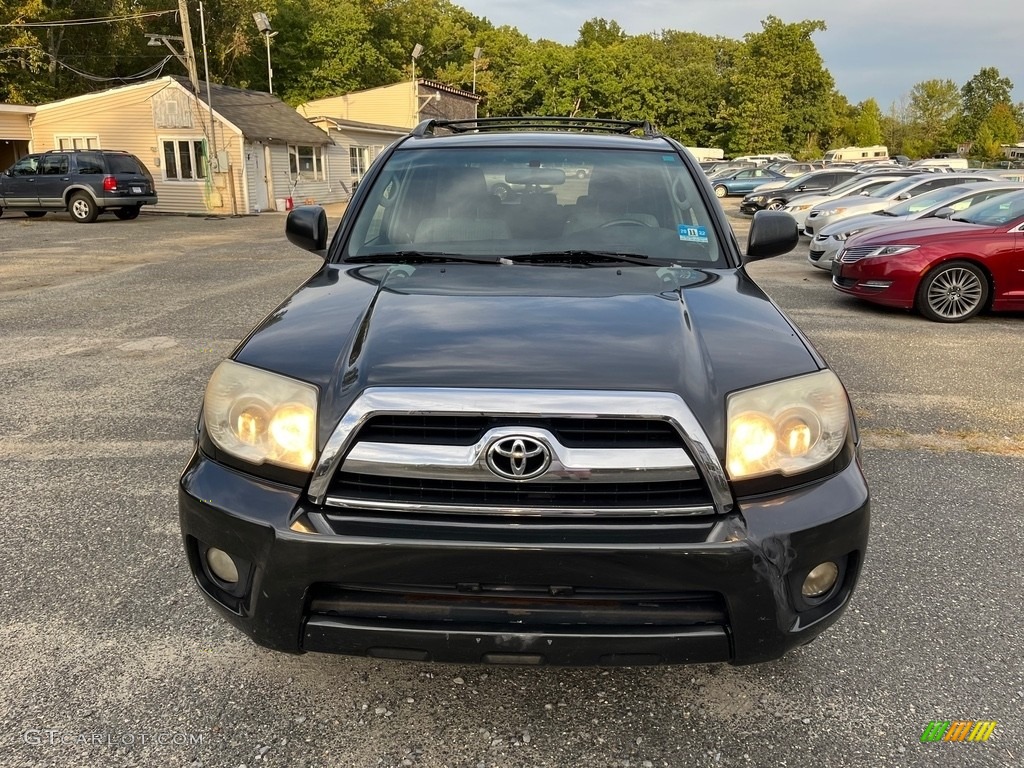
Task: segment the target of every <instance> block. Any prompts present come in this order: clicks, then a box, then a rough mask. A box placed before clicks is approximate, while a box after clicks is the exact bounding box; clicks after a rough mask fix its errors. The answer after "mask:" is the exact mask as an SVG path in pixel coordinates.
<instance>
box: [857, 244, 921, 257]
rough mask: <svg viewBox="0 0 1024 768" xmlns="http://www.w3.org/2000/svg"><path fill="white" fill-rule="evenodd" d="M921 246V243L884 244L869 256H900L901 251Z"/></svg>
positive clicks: (912, 249)
mask: <svg viewBox="0 0 1024 768" xmlns="http://www.w3.org/2000/svg"><path fill="white" fill-rule="evenodd" d="M920 247H921V246H919V245H883V246H880V247H878V248H875V250H873V251H871V253H869V254H867V256H868V257H870V256H899V255H900V254H901V253H909V252H910V251H916V250H917V249H918V248H920Z"/></svg>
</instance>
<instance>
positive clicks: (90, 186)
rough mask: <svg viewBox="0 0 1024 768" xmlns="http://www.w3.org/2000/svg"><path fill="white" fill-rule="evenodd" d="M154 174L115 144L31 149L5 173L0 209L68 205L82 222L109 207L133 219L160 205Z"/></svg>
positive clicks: (42, 210) (40, 210)
mask: <svg viewBox="0 0 1024 768" xmlns="http://www.w3.org/2000/svg"><path fill="white" fill-rule="evenodd" d="M156 201H157V197H156V188H155V187H154V186H153V175H152V174H151V173H150V172H149V170H148V169H147V168H146V166H145V165H144V164H143V163H142V161H141V160H139V158H137V157H135V155H131V154H128V153H127V152H119V151H114V150H99V149H89V150H52V151H50V152H42V153H38V154H32V155H26V156H25V157H23V158H21V159H20V160H19V161H18V162H16V163H15V164H14V165H12V166H11V167H10V168H8V169H7V170H6V171H4V172H3V174H2V175H0V215H2V214H3V212H4V210H7V209H9V210H12V211H24V212H25V214H26V215H27V216H29V217H31V218H39V217H41V216H45V215H46V213H47V212H48V211H68V212H69V213H70V214H71V218H72V219H74V220H75V221H78V222H81V223H83V224H88V223H90V222H93V221H95V220H96V217H97V216H99V215H100V214H101V213H104V212H105V211H113V213H114V215H115V216H117V218H119V219H134V218H136V217H137V216H138V215H139V211H140V210H141V209H142V206H144V205H156Z"/></svg>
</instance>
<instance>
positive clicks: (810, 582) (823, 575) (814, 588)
mask: <svg viewBox="0 0 1024 768" xmlns="http://www.w3.org/2000/svg"><path fill="white" fill-rule="evenodd" d="M837 578H839V566H838V565H836V564H835V563H832V562H828V563H822V564H821V565H818V566H815V567H814V569H813V570H811V572H810V573H808V574H807V578H806V579H804V585H803V587H802V588H801V590H800V591H801V592H802V593H803V595H804V597H821V596H822V595H824V594H825V593H826V592H828V591H829V590H830V589H832V587H834V586H835V585H836V579H837Z"/></svg>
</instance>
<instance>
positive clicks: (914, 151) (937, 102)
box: [904, 80, 960, 157]
mask: <svg viewBox="0 0 1024 768" xmlns="http://www.w3.org/2000/svg"><path fill="white" fill-rule="evenodd" d="M959 110H960V89H958V88H957V87H956V83H954V82H953V81H952V80H925V81H923V82H920V83H917V84H916V85H915V86H914V87H913V88H912V89H911V90H910V103H909V106H908V110H907V111H908V116H909V118H910V125H911V129H912V130H911V136H910V137H908V139H907V141H906V145H905V147H904V148H905V150H906V153H907V154H909V155H913V156H917V157H931V156H933V155H935V154H936V153H937V152H941V151H943V150H948V149H950V148H953V147H954V146H955V138H954V130H955V128H956V120H957V117H958V115H959Z"/></svg>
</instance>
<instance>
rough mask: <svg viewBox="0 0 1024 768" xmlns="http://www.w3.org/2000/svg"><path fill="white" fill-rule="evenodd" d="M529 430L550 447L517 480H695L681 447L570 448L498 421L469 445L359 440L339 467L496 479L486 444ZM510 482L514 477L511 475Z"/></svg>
mask: <svg viewBox="0 0 1024 768" xmlns="http://www.w3.org/2000/svg"><path fill="white" fill-rule="evenodd" d="M513 435H528V436H531V437H534V438H536V439H538V440H540V441H541V442H543V443H545V444H546V445H547V446H548V447H549V448H550V449H551V464H550V465H549V466H548V469H547V470H546V471H545V472H544V473H543V474H540V475H537V476H536V477H533V478H530V480H524V481H519V482H534V481H536V482H556V483H557V482H570V483H573V482H580V481H581V480H593V481H595V482H629V481H631V480H633V481H645V482H657V481H659V480H696V479H697V478H698V477H699V474H698V472H697V469H696V467H694V466H693V462H692V461H691V460H690V457H689V456H687V455H686V451H684V450H683V449H682V448H569V447H567V446H564V445H562V444H561V443H560V442H559V441H558V438H557V437H555V435H554V434H552V433H551V432H549V431H547V430H546V429H539V428H536V427H496V428H494V429H490V430H488V431H487V433H486V434H485V435H484V436H483V438H481V439H480V440H478V441H477V442H476V443H475V444H473V445H421V444H402V443H373V442H363V441H360V442H358V443H356V444H355V446H353V448H352V450H351V451H349V452H348V455H347V456H346V457H345V460H344V462H343V463H342V471H344V472H355V473H359V474H364V475H386V476H389V477H423V478H437V479H444V480H449V479H450V480H484V481H489V480H490V481H492V480H494V473H493V472H491V470H490V469H488V468H487V460H486V456H485V452H486V450H487V447H488V446H489V445H490V444H491V443H492V442H494V441H495V440H498V439H500V438H502V437H506V436H513ZM512 482H516V481H515V480H513V481H512Z"/></svg>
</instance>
